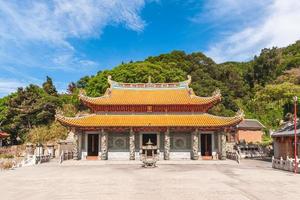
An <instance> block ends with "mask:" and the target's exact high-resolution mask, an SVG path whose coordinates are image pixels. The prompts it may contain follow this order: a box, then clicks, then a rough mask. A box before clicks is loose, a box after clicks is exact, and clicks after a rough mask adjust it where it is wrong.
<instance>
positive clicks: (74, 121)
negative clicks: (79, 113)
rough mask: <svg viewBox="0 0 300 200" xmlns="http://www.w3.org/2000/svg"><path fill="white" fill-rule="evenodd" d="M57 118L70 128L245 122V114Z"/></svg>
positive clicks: (198, 125) (194, 125) (211, 125)
mask: <svg viewBox="0 0 300 200" xmlns="http://www.w3.org/2000/svg"><path fill="white" fill-rule="evenodd" d="M56 118H57V119H58V121H60V122H61V123H62V124H63V125H66V126H70V127H176V126H184V127H226V126H234V125H236V124H238V123H240V122H241V121H242V120H243V114H239V115H237V116H235V117H219V116H214V115H210V114H206V113H203V114H194V115H184V114H172V115H157V114H156V115H146V114H143V115H99V114H98V115H97V114H94V115H88V116H84V117H74V118H70V117H63V116H61V115H57V116H56Z"/></svg>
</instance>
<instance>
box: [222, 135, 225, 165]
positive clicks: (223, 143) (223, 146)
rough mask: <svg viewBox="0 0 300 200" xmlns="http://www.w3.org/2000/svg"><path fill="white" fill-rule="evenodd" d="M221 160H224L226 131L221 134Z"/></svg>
mask: <svg viewBox="0 0 300 200" xmlns="http://www.w3.org/2000/svg"><path fill="white" fill-rule="evenodd" d="M221 160H226V133H222V134H221Z"/></svg>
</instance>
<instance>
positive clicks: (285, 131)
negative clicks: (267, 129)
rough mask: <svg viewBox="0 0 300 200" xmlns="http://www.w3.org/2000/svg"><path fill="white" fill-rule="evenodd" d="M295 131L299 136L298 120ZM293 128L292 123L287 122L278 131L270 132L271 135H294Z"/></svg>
mask: <svg viewBox="0 0 300 200" xmlns="http://www.w3.org/2000/svg"><path fill="white" fill-rule="evenodd" d="M296 133H297V135H298V136H300V123H299V121H298V123H297V127H296ZM294 134H295V130H294V124H293V123H291V124H288V125H287V126H285V127H283V128H281V129H279V130H278V131H275V132H273V133H272V134H271V136H272V137H290V136H294Z"/></svg>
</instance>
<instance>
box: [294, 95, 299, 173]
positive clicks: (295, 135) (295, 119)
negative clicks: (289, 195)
mask: <svg viewBox="0 0 300 200" xmlns="http://www.w3.org/2000/svg"><path fill="white" fill-rule="evenodd" d="M293 99H294V137H295V138H294V141H295V142H294V150H295V152H294V155H295V156H294V157H295V167H294V172H295V173H297V168H298V165H297V103H298V97H297V96H294V98H293Z"/></svg>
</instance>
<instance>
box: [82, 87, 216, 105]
mask: <svg viewBox="0 0 300 200" xmlns="http://www.w3.org/2000/svg"><path fill="white" fill-rule="evenodd" d="M80 99H81V100H82V101H83V102H86V103H90V104H94V105H130V104H131V105H185V104H197V105H203V104H209V103H215V102H218V101H219V100H220V99H221V95H220V94H216V95H214V96H212V97H198V96H196V95H195V94H194V92H193V91H192V90H191V89H186V88H184V89H152V90H150V89H144V90H142V89H138V90H135V89H108V90H107V92H106V93H105V95H104V96H102V97H94V98H93V97H87V96H83V95H80Z"/></svg>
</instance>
